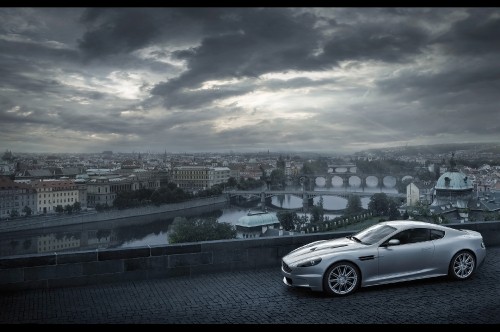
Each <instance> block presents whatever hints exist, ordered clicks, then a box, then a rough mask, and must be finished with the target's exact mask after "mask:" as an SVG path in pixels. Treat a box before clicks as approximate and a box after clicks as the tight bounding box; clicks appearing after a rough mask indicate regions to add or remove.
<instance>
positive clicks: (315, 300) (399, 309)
mask: <svg viewBox="0 0 500 332" xmlns="http://www.w3.org/2000/svg"><path fill="white" fill-rule="evenodd" d="M281 279H282V278H281V274H280V267H279V266H278V267H276V268H275V269H260V270H255V271H247V272H226V273H218V274H207V275H203V276H196V277H191V278H185V277H179V278H166V279H155V280H142V281H131V282H119V283H118V282H117V283H111V284H100V285H93V286H83V287H67V288H58V289H50V290H46V289H43V290H29V291H18V292H8V293H2V294H1V295H0V323H2V324H18V323H20V324H24V323H36V324H73V323H75V324H76V323H77V324H95V323H97V324H101V323H102V324H108V323H110V324H327V323H328V324H351V323H355V324H356V323H358V324H402V323H403V324H404V323H411V324H498V323H500V247H494V248H488V252H487V256H486V260H485V262H484V264H483V265H482V266H481V267H480V269H479V270H478V271H477V273H476V274H475V275H474V276H473V278H472V279H470V280H468V281H463V282H458V281H449V280H448V279H446V278H435V279H430V280H423V281H416V282H407V283H402V284H394V285H385V286H374V287H369V288H364V289H360V290H359V291H358V292H357V293H355V294H353V295H351V296H348V297H344V298H332V297H328V296H326V295H323V294H321V293H315V292H311V291H309V290H307V289H292V288H288V287H287V286H285V285H284V284H283V283H282V280H281Z"/></svg>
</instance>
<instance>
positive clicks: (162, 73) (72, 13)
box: [0, 7, 500, 154]
mask: <svg viewBox="0 0 500 332" xmlns="http://www.w3.org/2000/svg"><path fill="white" fill-rule="evenodd" d="M0 22H1V23H0V48H1V49H2V52H0V73H1V76H2V80H1V82H0V150H1V151H5V150H10V151H20V152H42V151H43V152H49V151H50V152H54V153H70V152H75V153H92V152H99V151H103V150H112V151H123V152H130V151H155V152H162V151H169V152H194V153H198V152H228V151H231V150H232V151H240V152H255V151H267V150H271V151H311V152H318V153H338V154H342V153H344V154H348V153H354V152H357V151H361V150H367V149H373V148H387V147H397V146H406V145H408V146H413V145H428V144H429V145H432V144H447V143H484V142H498V141H500V112H499V111H498V109H497V108H498V101H499V97H498V92H497V91H498V86H499V84H500V64H498V61H497V59H498V57H499V55H500V54H499V53H500V44H499V43H498V42H497V36H498V35H499V33H500V9H499V8H461V7H453V8H390V7H389V8H371V7H370V8H335V7H332V8H286V7H282V8H280V7H278V8H266V7H264V8H252V7H248V8H215V7H214V8H175V7H172V8H169V7H165V8H163V7H159V8H141V7H138V8H119V7H117V8H97V7H96V8H70V7H61V8H57V7H53V8H43V7H41V8H36V7H34V8H26V7H20V8H16V7H12V8H1V9H0Z"/></svg>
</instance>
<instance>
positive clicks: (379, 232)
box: [353, 224, 396, 244]
mask: <svg viewBox="0 0 500 332" xmlns="http://www.w3.org/2000/svg"><path fill="white" fill-rule="evenodd" d="M394 231H396V228H394V227H392V226H388V225H378V224H377V225H373V226H371V227H368V228H366V229H364V230H362V231H360V232H358V233H356V234H354V235H353V237H356V238H357V239H359V240H360V241H361V242H362V243H365V244H373V243H376V242H378V241H380V240H382V239H383V238H385V237H386V236H387V235H389V234H391V233H392V232H394Z"/></svg>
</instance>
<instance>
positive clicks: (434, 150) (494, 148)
mask: <svg viewBox="0 0 500 332" xmlns="http://www.w3.org/2000/svg"><path fill="white" fill-rule="evenodd" d="M456 151H471V152H476V153H494V154H500V143H451V144H434V145H415V146H399V147H391V148H383V149H367V150H363V151H360V152H358V153H390V152H398V153H400V154H403V155H418V154H429V153H430V154H446V153H451V152H456Z"/></svg>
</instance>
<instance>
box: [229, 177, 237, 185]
mask: <svg viewBox="0 0 500 332" xmlns="http://www.w3.org/2000/svg"><path fill="white" fill-rule="evenodd" d="M237 185H238V181H236V179H235V178H234V177H230V178H229V179H227V186H228V187H230V188H235V187H236V186H237Z"/></svg>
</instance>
